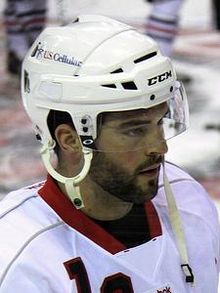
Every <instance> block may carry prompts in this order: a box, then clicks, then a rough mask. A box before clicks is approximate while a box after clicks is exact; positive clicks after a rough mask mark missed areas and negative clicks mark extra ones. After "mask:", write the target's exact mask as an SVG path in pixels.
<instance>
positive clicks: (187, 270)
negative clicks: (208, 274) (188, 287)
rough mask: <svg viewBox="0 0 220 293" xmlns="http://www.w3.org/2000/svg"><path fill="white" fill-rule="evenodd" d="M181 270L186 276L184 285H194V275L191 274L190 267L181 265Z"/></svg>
mask: <svg viewBox="0 0 220 293" xmlns="http://www.w3.org/2000/svg"><path fill="white" fill-rule="evenodd" d="M181 267H182V270H183V272H184V274H185V276H186V283H192V284H193V283H194V275H193V272H192V269H191V267H190V266H189V264H183V265H181Z"/></svg>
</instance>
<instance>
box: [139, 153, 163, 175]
mask: <svg viewBox="0 0 220 293" xmlns="http://www.w3.org/2000/svg"><path fill="white" fill-rule="evenodd" d="M163 161H164V156H161V155H157V156H156V155H152V156H149V157H148V158H147V161H146V162H144V163H142V164H141V165H140V166H139V167H138V168H137V169H136V172H135V174H138V173H140V172H141V171H142V170H144V169H147V168H149V167H150V166H152V165H158V164H162V163H163Z"/></svg>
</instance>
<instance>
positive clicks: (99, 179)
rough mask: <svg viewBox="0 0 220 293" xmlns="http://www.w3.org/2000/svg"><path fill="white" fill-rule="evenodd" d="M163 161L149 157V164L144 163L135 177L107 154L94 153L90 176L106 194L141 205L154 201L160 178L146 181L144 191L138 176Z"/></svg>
mask: <svg viewBox="0 0 220 293" xmlns="http://www.w3.org/2000/svg"><path fill="white" fill-rule="evenodd" d="M161 161H162V158H161V157H160V158H158V157H154V156H152V157H149V158H148V162H147V163H146V162H145V163H143V164H142V165H141V166H139V167H138V168H137V170H136V172H134V175H130V174H129V173H128V172H126V171H125V170H124V169H123V168H122V167H121V166H118V165H116V164H114V163H112V162H111V161H110V160H109V159H108V158H107V157H106V155H105V153H101V152H99V153H98V152H94V156H93V160H92V164H91V168H90V172H89V175H90V176H91V178H92V180H94V181H95V182H96V183H97V184H98V185H100V186H101V187H102V189H103V190H105V191H106V192H108V193H110V194H112V195H114V196H115V197H117V198H120V199H121V200H123V201H125V202H132V203H135V204H140V203H143V202H145V201H147V200H150V199H152V198H153V197H154V196H155V195H156V193H157V190H158V177H157V178H156V179H152V180H150V181H146V188H144V190H143V188H141V187H140V186H138V183H137V177H136V176H137V174H138V173H139V172H140V171H141V170H143V169H144V168H146V167H148V166H150V165H152V164H154V163H158V162H159V163H160V162H161Z"/></svg>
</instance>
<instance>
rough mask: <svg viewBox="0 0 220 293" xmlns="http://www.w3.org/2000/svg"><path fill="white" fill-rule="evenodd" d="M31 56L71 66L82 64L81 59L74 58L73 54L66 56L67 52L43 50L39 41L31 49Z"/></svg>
mask: <svg viewBox="0 0 220 293" xmlns="http://www.w3.org/2000/svg"><path fill="white" fill-rule="evenodd" d="M31 57H35V58H36V59H38V60H40V59H47V60H52V61H55V62H61V63H65V64H69V65H73V66H78V67H80V66H82V61H79V60H77V59H75V58H74V57H73V56H68V55H67V54H63V53H58V52H53V51H49V50H45V49H44V48H42V45H41V43H40V42H39V43H38V45H37V46H36V48H35V49H34V50H33V52H32V54H31Z"/></svg>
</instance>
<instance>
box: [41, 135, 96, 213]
mask: <svg viewBox="0 0 220 293" xmlns="http://www.w3.org/2000/svg"><path fill="white" fill-rule="evenodd" d="M55 144H56V142H55V141H54V140H52V141H51V140H50V141H47V142H46V143H45V144H44V145H43V146H42V148H41V150H40V154H41V157H42V161H43V163H44V166H45V168H46V170H47V172H48V173H49V174H50V175H51V176H52V177H53V178H54V179H56V180H57V181H59V182H61V183H63V184H64V185H65V189H66V192H67V195H68V197H69V198H70V200H71V201H72V203H73V204H74V206H75V207H76V208H77V209H80V208H82V207H84V203H83V200H82V197H81V194H80V188H79V183H80V182H81V181H82V180H83V179H84V178H85V177H86V175H87V174H88V172H89V169H90V165H91V160H92V157H93V153H92V150H89V149H86V150H85V149H84V148H83V155H84V166H83V168H82V170H81V171H80V173H79V174H78V175H76V176H74V177H65V176H62V175H60V174H59V173H58V172H57V171H56V170H55V169H54V167H53V166H52V164H51V162H50V152H51V150H53V149H54V147H55Z"/></svg>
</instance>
